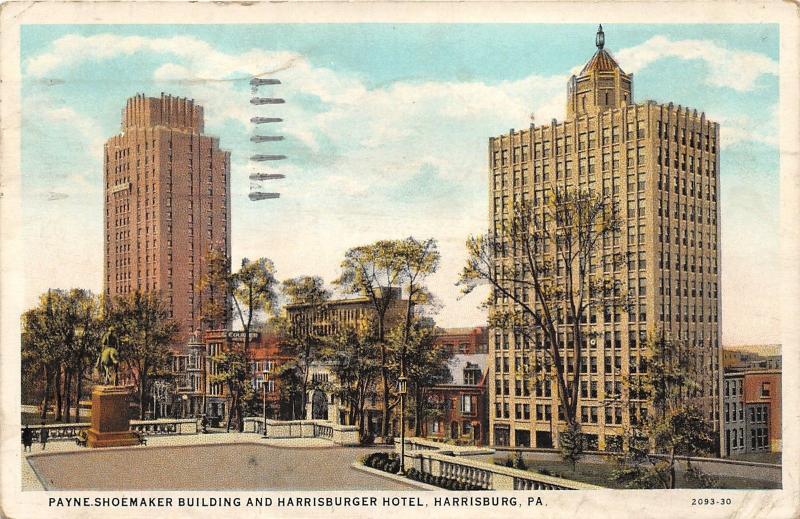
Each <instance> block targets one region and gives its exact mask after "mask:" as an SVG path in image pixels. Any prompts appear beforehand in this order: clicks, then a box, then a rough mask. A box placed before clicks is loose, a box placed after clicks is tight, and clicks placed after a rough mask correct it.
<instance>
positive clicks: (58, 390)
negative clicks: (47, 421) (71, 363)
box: [53, 364, 64, 422]
mask: <svg viewBox="0 0 800 519" xmlns="http://www.w3.org/2000/svg"><path fill="white" fill-rule="evenodd" d="M62 371H63V369H62V366H61V365H60V364H59V366H58V369H57V370H56V372H55V373H54V374H53V377H54V378H55V388H56V412H55V421H57V422H60V421H61V419H62V414H61V413H62V411H63V410H64V402H63V400H62V398H61V397H62V382H63V379H62V376H61V373H62Z"/></svg>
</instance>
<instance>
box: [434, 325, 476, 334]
mask: <svg viewBox="0 0 800 519" xmlns="http://www.w3.org/2000/svg"><path fill="white" fill-rule="evenodd" d="M442 330H443V332H444V333H443V334H442V335H472V334H474V333H477V334H483V333H485V332H486V327H485V326H473V327H471V328H468V327H460V328H442Z"/></svg>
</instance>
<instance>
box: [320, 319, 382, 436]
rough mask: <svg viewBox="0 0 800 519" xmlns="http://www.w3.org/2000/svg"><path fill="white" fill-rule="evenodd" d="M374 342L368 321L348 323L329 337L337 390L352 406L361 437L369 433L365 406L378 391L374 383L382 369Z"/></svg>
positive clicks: (351, 409)
mask: <svg viewBox="0 0 800 519" xmlns="http://www.w3.org/2000/svg"><path fill="white" fill-rule="evenodd" d="M375 342H376V340H375V335H374V327H373V326H372V324H371V323H370V322H369V321H357V322H353V323H345V324H342V325H341V326H340V327H338V329H337V331H336V333H335V334H334V335H333V337H331V338H330V346H331V348H330V351H329V353H328V355H327V361H328V362H329V363H330V365H331V371H332V372H333V374H334V376H335V377H336V380H337V385H336V387H335V393H336V395H337V396H338V397H339V398H340V399H341V400H342V401H343V402H346V403H347V405H348V407H349V408H350V411H351V418H352V419H354V420H355V423H357V424H358V426H359V433H360V437H361V438H364V437H365V435H366V429H365V427H366V419H365V415H364V408H365V406H366V403H367V401H368V400H369V399H370V398H371V396H372V395H373V394H374V392H375V391H376V386H375V382H376V380H377V379H378V377H379V376H380V372H381V362H380V358H379V354H378V349H377V348H376V344H375Z"/></svg>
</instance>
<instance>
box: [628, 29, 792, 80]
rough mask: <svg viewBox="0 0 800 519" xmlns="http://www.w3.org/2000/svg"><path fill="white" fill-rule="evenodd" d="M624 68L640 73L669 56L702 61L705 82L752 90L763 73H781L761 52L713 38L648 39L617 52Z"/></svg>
mask: <svg viewBox="0 0 800 519" xmlns="http://www.w3.org/2000/svg"><path fill="white" fill-rule="evenodd" d="M615 56H616V57H617V58H618V61H619V62H620V63H624V64H625V65H624V67H623V69H624V70H625V71H626V72H628V73H631V72H634V73H635V72H638V71H640V70H642V69H643V68H645V67H647V66H648V65H651V64H652V63H654V62H656V61H658V60H661V59H665V58H678V59H682V60H690V61H693V60H699V61H703V62H704V63H705V64H706V65H707V66H708V74H707V75H706V77H705V81H706V83H707V84H708V85H711V86H715V87H723V88H725V87H727V88H732V89H734V90H737V91H739V92H747V91H751V90H753V89H754V88H755V87H756V82H757V81H758V79H759V78H760V77H761V76H763V75H773V76H775V75H777V74H778V62H776V61H775V60H773V59H771V58H770V57H768V56H765V55H764V54H759V53H757V52H750V51H742V50H731V49H727V48H725V47H721V46H720V45H718V44H716V43H715V42H713V41H710V40H670V39H669V38H667V37H666V36H653V37H652V38H650V39H649V40H647V41H646V42H644V43H642V44H639V45H636V46H634V47H629V48H627V49H622V50H620V51H619V52H617V53H615Z"/></svg>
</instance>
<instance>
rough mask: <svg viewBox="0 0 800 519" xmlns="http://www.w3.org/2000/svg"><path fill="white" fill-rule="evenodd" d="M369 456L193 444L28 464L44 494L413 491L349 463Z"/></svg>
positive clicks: (36, 460)
mask: <svg viewBox="0 0 800 519" xmlns="http://www.w3.org/2000/svg"><path fill="white" fill-rule="evenodd" d="M369 452H370V451H369V450H365V449H356V448H346V447H332V448H325V449H293V448H281V447H271V446H266V445H250V444H233V445H191V446H183V447H146V448H140V449H135V450H131V449H119V450H117V449H110V450H105V451H83V452H70V453H63V454H61V453H59V454H54V455H52V456H37V457H32V458H29V461H30V462H31V464H32V465H33V467H34V469H35V470H36V472H37V473H38V475H39V478H40V479H42V480H44V481H45V482H46V483H45V485H46V488H48V489H49V490H267V489H272V490H414V488H413V487H410V486H406V485H403V484H402V483H400V482H395V481H392V480H389V479H386V478H382V477H379V476H374V475H371V474H367V473H364V472H361V471H357V470H355V469H353V468H352V467H351V466H350V464H351V463H353V461H355V460H356V459H357V458H358V457H359V456H363V455H364V454H367V453H369Z"/></svg>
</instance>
